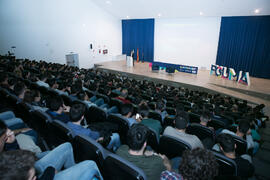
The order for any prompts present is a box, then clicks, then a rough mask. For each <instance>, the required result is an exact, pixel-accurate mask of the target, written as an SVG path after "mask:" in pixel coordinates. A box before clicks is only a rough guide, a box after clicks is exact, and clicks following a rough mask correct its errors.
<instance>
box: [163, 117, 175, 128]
mask: <svg viewBox="0 0 270 180" xmlns="http://www.w3.org/2000/svg"><path fill="white" fill-rule="evenodd" d="M174 119H175V118H174V117H170V116H166V117H165V118H164V123H163V127H164V129H165V128H166V127H167V126H172V127H175V125H174Z"/></svg>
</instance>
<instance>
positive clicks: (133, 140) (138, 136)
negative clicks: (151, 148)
mask: <svg viewBox="0 0 270 180" xmlns="http://www.w3.org/2000/svg"><path fill="white" fill-rule="evenodd" d="M147 138H148V128H147V127H146V126H144V125H142V124H134V125H132V126H131V128H130V129H129V131H128V134H127V145H128V146H129V148H130V149H131V150H135V151H136V150H137V151H138V150H141V149H142V147H143V145H144V143H145V142H146V141H147Z"/></svg>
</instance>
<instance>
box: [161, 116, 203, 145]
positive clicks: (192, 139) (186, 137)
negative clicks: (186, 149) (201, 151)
mask: <svg viewBox="0 0 270 180" xmlns="http://www.w3.org/2000/svg"><path fill="white" fill-rule="evenodd" d="M174 123H175V128H173V127H171V126H168V127H167V128H166V129H165V130H164V133H163V135H169V136H173V137H175V138H178V139H181V140H183V141H185V142H186V143H188V144H190V146H191V148H192V149H195V148H204V147H203V144H202V142H201V140H200V139H199V138H198V137H197V136H195V135H191V134H187V133H186V132H185V131H186V127H187V125H188V121H187V119H185V118H184V117H181V116H176V117H175V121H174Z"/></svg>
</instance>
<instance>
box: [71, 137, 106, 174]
mask: <svg viewBox="0 0 270 180" xmlns="http://www.w3.org/2000/svg"><path fill="white" fill-rule="evenodd" d="M73 149H74V156H75V159H76V162H81V161H84V160H93V161H95V162H96V163H97V166H98V168H99V170H100V171H101V172H102V171H103V163H104V160H105V158H106V152H105V151H106V150H104V149H103V147H102V146H101V145H100V144H99V143H97V142H96V141H95V140H93V139H92V138H90V137H88V136H85V135H77V136H75V138H74V140H73Z"/></svg>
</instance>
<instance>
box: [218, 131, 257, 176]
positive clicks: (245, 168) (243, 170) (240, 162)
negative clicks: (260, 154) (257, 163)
mask: <svg viewBox="0 0 270 180" xmlns="http://www.w3.org/2000/svg"><path fill="white" fill-rule="evenodd" d="M217 142H218V146H219V148H220V151H221V152H222V153H223V154H224V155H225V156H226V157H228V158H230V159H233V160H234V161H235V163H236V165H237V175H238V176H241V177H242V178H248V177H251V176H253V173H254V166H253V165H252V162H251V157H250V156H249V155H247V154H244V155H242V156H240V157H237V156H236V154H235V149H236V144H235V142H234V139H233V138H232V137H231V135H229V134H220V135H219V136H218V138H217Z"/></svg>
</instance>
